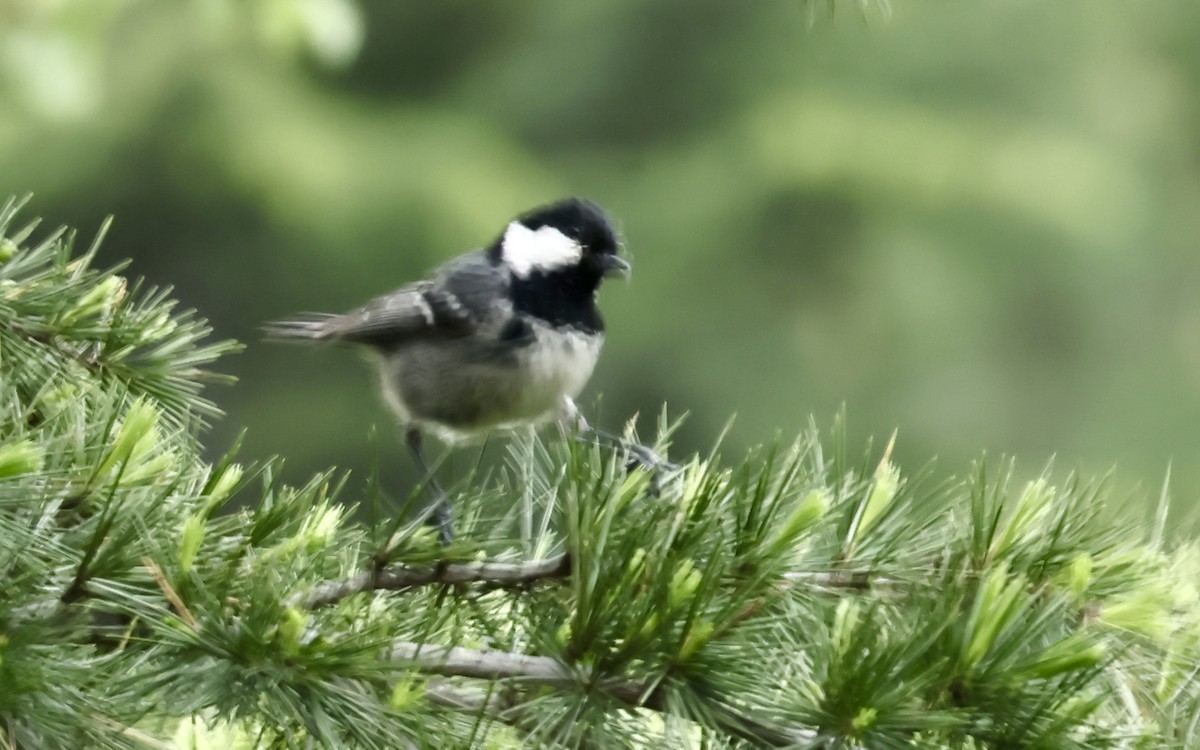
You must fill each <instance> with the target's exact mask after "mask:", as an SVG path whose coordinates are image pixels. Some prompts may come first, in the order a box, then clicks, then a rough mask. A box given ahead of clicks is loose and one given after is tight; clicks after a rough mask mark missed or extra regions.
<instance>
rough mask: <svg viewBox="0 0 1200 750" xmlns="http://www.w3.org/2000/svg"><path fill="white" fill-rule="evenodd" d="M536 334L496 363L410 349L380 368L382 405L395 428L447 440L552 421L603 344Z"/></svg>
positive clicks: (451, 350)
mask: <svg viewBox="0 0 1200 750" xmlns="http://www.w3.org/2000/svg"><path fill="white" fill-rule="evenodd" d="M538 334H539V335H538V339H537V343H534V344H531V345H528V346H524V347H521V348H519V349H516V350H514V351H513V352H510V353H507V354H506V355H505V356H503V357H479V356H473V355H476V354H478V352H477V351H475V349H474V347H473V346H472V345H471V343H470V342H468V341H461V340H460V341H450V342H436V343H427V344H419V345H415V346H412V347H409V348H408V349H406V350H404V351H402V352H398V353H396V354H395V355H392V356H390V357H387V358H386V359H384V360H383V362H382V363H381V368H380V374H381V376H382V381H383V390H384V397H385V399H386V400H387V402H388V405H389V406H390V407H391V408H392V410H393V411H394V412H395V413H396V415H397V416H398V417H399V418H400V421H401V422H403V423H411V424H416V425H418V426H423V427H426V428H430V429H432V430H434V431H436V432H438V433H439V434H440V435H441V436H442V437H444V438H446V439H450V440H455V439H461V438H462V437H464V436H467V435H470V434H471V433H475V432H479V431H481V430H487V429H497V428H499V429H503V428H510V427H515V426H518V425H521V424H528V423H534V422H538V421H542V420H545V419H549V418H552V417H556V416H558V415H559V414H560V413H561V412H562V411H563V410H564V409H565V408H570V402H571V400H572V399H574V398H575V397H576V396H577V395H578V394H579V392H580V391H582V390H583V388H584V386H585V385H587V382H588V379H589V378H591V375H592V370H593V369H594V368H595V366H596V359H597V358H598V357H599V354H600V347H601V345H602V343H603V338H602V337H600V336H585V335H583V334H580V333H578V332H575V331H570V332H566V333H562V332H556V331H550V330H542V331H539V332H538Z"/></svg>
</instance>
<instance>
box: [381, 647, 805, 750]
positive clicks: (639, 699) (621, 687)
mask: <svg viewBox="0 0 1200 750" xmlns="http://www.w3.org/2000/svg"><path fill="white" fill-rule="evenodd" d="M389 657H390V658H391V659H392V660H393V661H397V662H402V663H404V664H406V665H407V666H410V667H413V668H414V669H416V670H418V671H420V672H423V673H425V674H437V675H441V676H443V677H470V678H474V679H481V680H505V679H512V680H516V681H518V682H520V683H521V684H524V685H539V686H543V687H552V688H557V689H560V690H561V689H571V688H574V687H588V688H590V687H598V688H599V689H601V690H602V691H603V692H604V694H605V695H607V696H609V697H611V698H613V699H614V700H616V701H617V702H618V703H621V704H624V705H625V706H627V707H629V708H648V709H651V710H653V711H659V712H662V711H666V710H667V704H668V701H667V695H666V689H665V688H664V687H663V684H662V683H661V682H660V681H655V682H654V683H650V684H643V683H639V682H635V681H631V680H621V679H603V678H602V677H601V676H600V675H591V674H588V673H587V672H586V671H584V670H580V669H575V668H572V667H570V666H568V665H566V664H563V663H562V662H560V661H558V660H557V659H553V658H551V657H549V656H530V655H528V654H514V653H510V652H507V651H494V650H490V649H489V650H477V649H470V648H463V647H461V646H453V647H449V648H447V647H444V646H436V645H431V644H426V643H412V642H409V641H395V642H393V643H392V645H391V649H390V653H389ZM455 699H458V700H463V701H464V702H465V706H466V707H470V708H473V709H476V710H477V709H479V708H481V707H489V708H490V707H491V704H489V703H487V702H485V700H484V698H483V693H482V692H479V693H464V692H460V693H456V694H453V695H451V694H445V695H441V696H439V700H447V701H449V700H455ZM716 718H717V719H718V721H719V722H720V723H721V724H722V727H721V728H722V729H723V730H725V731H727V732H729V733H730V734H731V735H733V736H735V737H737V738H739V739H744V740H747V741H750V742H755V743H758V744H766V745H770V746H775V747H787V746H792V745H803V744H806V743H810V742H812V741H813V740H814V739H815V737H816V735H815V733H814V732H811V731H809V730H803V729H789V728H782V727H775V726H771V725H768V724H764V723H761V722H758V721H756V720H754V719H751V718H748V717H746V716H743V715H738V716H730V715H728V714H725V713H721V714H717V716H716Z"/></svg>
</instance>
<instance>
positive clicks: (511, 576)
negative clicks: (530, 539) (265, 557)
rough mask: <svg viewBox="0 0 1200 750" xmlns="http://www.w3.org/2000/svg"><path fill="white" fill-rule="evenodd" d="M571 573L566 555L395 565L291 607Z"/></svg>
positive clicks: (300, 598) (325, 588)
mask: <svg viewBox="0 0 1200 750" xmlns="http://www.w3.org/2000/svg"><path fill="white" fill-rule="evenodd" d="M570 572H571V561H570V558H569V557H567V555H565V554H563V555H557V556H555V557H548V558H546V559H545V560H538V561H536V562H525V563H495V562H492V563H488V562H485V563H446V564H442V565H434V566H416V565H395V566H392V567H388V568H384V569H383V570H379V571H363V572H362V573H358V574H356V575H353V576H350V577H349V578H344V579H342V580H339V581H328V582H326V583H322V584H320V585H318V586H317V587H316V588H314V589H313V590H312V591H309V592H308V593H307V594H303V595H297V596H294V597H292V599H291V601H290V602H289V603H290V604H292V605H293V606H300V607H304V608H306V609H316V608H318V607H324V606H327V605H329V604H333V603H335V602H338V601H341V600H342V599H345V598H346V597H348V596H352V595H353V594H360V593H363V592H367V591H399V590H402V589H410V588H415V587H417V586H428V585H430V584H435V583H440V584H457V583H486V584H489V585H491V586H493V587H498V588H505V587H513V586H522V585H525V584H528V583H533V582H535V581H541V580H546V579H552V578H566V577H567V576H568V575H569V574H570Z"/></svg>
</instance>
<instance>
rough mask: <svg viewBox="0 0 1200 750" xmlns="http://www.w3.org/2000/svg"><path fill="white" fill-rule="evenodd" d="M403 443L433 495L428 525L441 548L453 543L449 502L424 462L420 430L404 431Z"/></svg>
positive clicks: (415, 428) (413, 428) (410, 429)
mask: <svg viewBox="0 0 1200 750" xmlns="http://www.w3.org/2000/svg"><path fill="white" fill-rule="evenodd" d="M404 442H405V443H406V444H407V445H408V449H409V451H411V452H412V454H413V458H415V459H416V461H417V466H419V467H420V469H421V472H422V473H423V474H424V475H425V486H426V487H428V488H429V490H430V491H431V492H432V493H433V513H432V514H431V515H430V516H429V523H430V525H431V526H433V527H434V528H435V529H437V532H438V541H439V542H440V543H441V545H442V546H443V547H445V546H446V545H447V544H449V543H450V542H452V541H454V518H453V516H452V515H451V511H450V501H449V500H448V499H447V498H446V492H445V491H444V490H443V489H442V486H441V485H440V484H438V480H437V477H436V476H434V474H433V470H432V469H431V468H430V466H429V464H428V463H427V462H426V461H425V454H424V453H422V452H421V430H420V429H419V428H417V427H409V428H408V429H406V430H405V431H404Z"/></svg>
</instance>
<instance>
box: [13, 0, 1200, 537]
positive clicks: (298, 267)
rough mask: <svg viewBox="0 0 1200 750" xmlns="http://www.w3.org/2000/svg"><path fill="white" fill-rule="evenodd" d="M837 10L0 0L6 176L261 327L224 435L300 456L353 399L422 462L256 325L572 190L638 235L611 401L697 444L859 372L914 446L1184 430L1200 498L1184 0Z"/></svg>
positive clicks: (1086, 466) (1001, 446)
mask: <svg viewBox="0 0 1200 750" xmlns="http://www.w3.org/2000/svg"><path fill="white" fill-rule="evenodd" d="M835 7H836V9H837V12H836V13H835V14H831V13H830V10H829V8H828V6H827V5H826V4H825V3H824V2H822V3H821V4H819V5H817V6H811V5H809V4H808V3H806V2H804V0H756V1H755V2H739V1H738V0H608V1H607V2H590V3H579V2H561V1H555V0H523V1H522V2H507V3H483V2H464V1H463V0H442V1H441V2H436V3H427V2H403V1H401V0H254V1H251V0H176V1H174V2H161V1H159V2H154V1H153V0H0V193H3V194H14V193H15V194H21V193H25V192H27V191H33V192H34V193H35V198H34V201H33V203H32V205H31V207H30V209H28V210H27V213H28V214H29V215H34V214H37V215H41V216H44V217H45V218H46V219H47V221H48V222H49V223H51V224H59V223H63V224H69V225H71V226H75V227H79V228H80V231H81V235H82V237H83V238H84V239H90V235H91V233H92V232H93V231H94V230H95V228H96V227H98V226H99V224H100V222H101V221H102V219H103V218H104V217H105V216H106V215H108V214H115V215H116V224H115V226H114V227H113V230H112V232H111V233H110V235H109V238H108V240H107V243H106V245H105V248H104V250H103V253H102V258H104V259H105V260H108V261H112V262H115V261H117V260H119V259H121V258H125V257H132V258H133V259H134V265H133V273H134V274H141V275H144V276H146V277H147V278H148V279H149V280H150V281H151V282H154V283H159V284H167V283H169V284H174V285H175V286H176V288H177V293H178V297H179V298H180V299H181V300H182V301H183V303H184V304H185V305H187V306H189V307H196V308H198V309H199V310H200V311H201V312H202V313H203V314H204V315H205V316H207V317H209V318H210V319H211V320H212V322H213V325H214V326H215V328H216V330H217V333H218V335H220V336H222V337H236V338H239V339H241V340H243V341H246V342H247V343H248V344H249V348H248V349H247V351H246V352H245V353H244V354H242V355H240V356H238V357H235V358H232V359H230V360H229V361H228V362H227V363H226V369H227V370H228V371H230V372H232V373H234V374H236V375H238V376H239V377H240V383H239V384H238V385H237V386H236V387H234V388H221V389H217V390H214V391H213V392H211V395H212V396H213V397H214V398H215V399H216V400H217V401H218V402H219V403H220V404H221V405H222V406H223V407H224V408H225V409H226V411H227V412H228V415H229V416H228V417H227V418H226V420H225V421H224V422H222V423H220V424H219V425H217V426H216V427H215V428H214V430H213V432H212V435H211V439H210V442H211V444H212V445H213V446H214V450H218V449H220V448H221V447H223V446H226V445H228V444H229V443H230V442H231V441H232V440H233V438H234V436H235V435H236V434H237V432H238V431H239V430H240V429H241V428H242V427H247V428H249V430H250V431H249V434H248V437H247V439H246V445H245V452H244V455H246V456H248V457H264V456H267V455H270V454H275V453H279V454H283V455H286V456H288V457H289V470H288V471H289V474H291V475H292V476H293V477H295V478H298V477H301V476H303V475H305V474H307V473H308V472H310V471H312V470H315V469H317V468H321V467H325V466H328V465H331V464H337V465H340V466H343V467H348V468H352V469H356V470H362V469H364V468H366V467H367V466H369V465H370V464H371V461H372V451H373V450H374V449H373V448H372V447H371V440H370V438H369V435H368V433H369V427H370V425H372V424H375V425H378V426H379V432H380V434H381V436H382V437H381V438H380V441H381V444H380V445H379V446H378V451H379V452H380V454H381V455H382V456H383V458H382V461H383V463H384V470H385V474H387V475H389V476H390V475H394V477H396V478H400V479H402V478H407V477H410V476H411V473H410V472H409V466H408V461H407V457H406V456H404V455H403V454H402V453H400V451H399V449H398V448H397V447H396V440H395V436H394V434H393V433H394V430H393V429H392V427H391V424H390V421H389V418H388V417H387V415H386V414H385V413H384V412H383V410H382V409H381V407H380V406H379V404H378V402H377V400H376V398H375V395H374V389H373V383H372V378H371V375H370V373H369V371H368V370H367V368H365V367H363V366H362V364H361V363H360V362H359V361H357V358H356V357H354V356H353V355H350V354H347V353H345V352H337V351H307V350H302V349H298V348H292V347H279V346H273V345H266V344H263V343H262V342H261V341H260V340H259V337H258V334H257V333H256V326H258V325H259V324H260V323H261V322H262V321H264V320H268V319H273V318H277V317H279V316H281V315H286V314H289V313H292V312H294V311H298V310H331V311H338V310H342V309H345V308H349V307H352V306H354V305H356V304H358V303H359V302H361V301H363V300H365V299H366V298H367V297H369V296H372V295H375V294H378V293H381V292H385V291H387V290H389V289H391V288H393V287H395V286H397V285H399V284H400V283H402V282H406V281H408V280H411V279H413V278H415V277H417V276H419V275H420V274H423V273H424V272H426V271H427V270H428V269H430V268H432V267H433V266H435V265H436V264H437V263H439V262H441V261H442V260H445V259H446V258H448V257H450V256H452V255H454V254H457V253H459V252H461V251H463V250H466V249H468V248H471V247H474V246H478V245H481V244H483V243H486V242H488V241H490V240H491V239H492V238H493V237H494V236H495V235H496V234H497V233H498V232H499V231H500V229H501V228H502V227H503V225H504V223H505V222H506V221H507V220H508V218H509V217H510V216H511V215H512V214H514V213H516V212H518V211H521V210H523V209H525V208H528V207H530V206H532V205H535V204H537V203H539V202H543V201H547V200H551V199H554V198H556V197H559V196H562V195H566V194H581V195H586V196H589V197H591V198H593V199H595V200H596V201H598V202H600V203H601V204H602V205H604V206H606V207H607V208H608V209H609V211H610V212H611V213H612V214H613V215H614V216H615V217H617V218H618V219H619V222H620V226H621V230H622V232H623V234H624V237H625V239H626V243H627V247H628V249H629V251H630V252H631V254H632V255H633V257H634V261H635V265H636V272H635V274H634V278H633V281H632V282H631V283H630V284H628V285H622V284H615V285H610V286H609V287H607V288H606V289H605V290H604V293H603V295H602V297H603V298H602V306H603V308H604V311H605V314H606V317H607V319H608V322H609V330H610V337H609V343H608V345H607V347H606V351H605V355H604V357H603V358H602V360H601V364H600V367H599V369H598V371H597V373H596V377H595V379H594V380H593V382H592V385H591V386H590V387H589V390H588V392H587V393H586V394H585V399H584V400H585V401H589V400H590V399H591V398H593V397H594V396H595V395H596V394H600V393H603V394H604V398H603V403H602V406H601V408H600V417H599V420H598V421H601V422H603V423H605V424H607V425H609V426H613V427H616V426H619V425H620V424H621V423H622V422H623V421H624V420H625V419H626V418H628V417H629V416H630V415H633V414H635V413H641V414H642V415H651V416H652V415H654V414H656V413H657V412H658V410H659V409H660V406H661V404H662V403H663V402H664V401H665V402H667V403H668V404H669V405H670V408H671V410H672V413H674V414H678V413H681V412H683V411H685V410H686V411H688V412H690V413H691V417H690V419H689V420H688V422H687V423H686V427H685V429H684V430H683V432H682V433H681V434H680V437H679V442H678V445H679V448H680V449H681V450H686V449H697V448H705V447H707V446H709V445H710V443H711V441H712V440H713V438H714V436H715V435H716V433H717V432H718V431H719V430H720V428H721V426H722V425H723V424H724V423H725V421H726V420H727V419H728V418H729V416H730V415H731V414H733V413H736V414H737V415H738V416H737V420H736V422H735V424H734V427H733V430H732V433H731V436H730V442H731V444H732V445H734V446H743V445H747V444H751V443H755V442H760V441H769V440H771V439H772V438H773V436H774V434H775V432H776V431H777V430H781V431H782V432H784V433H792V432H795V431H796V430H797V429H798V428H799V427H800V426H801V425H802V424H803V423H804V422H805V421H806V420H807V418H808V415H810V414H816V415H817V417H818V420H819V421H820V422H822V423H826V422H827V421H828V418H829V417H830V415H832V414H833V413H834V411H835V410H836V409H837V408H838V405H839V404H841V403H843V402H844V403H845V404H846V405H847V408H848V411H849V414H850V421H851V426H852V429H851V435H852V436H854V437H855V438H856V439H857V438H861V437H863V436H865V435H867V434H875V435H887V434H889V433H890V432H891V431H892V429H893V428H899V431H900V439H899V443H898V445H897V451H896V455H897V456H898V457H899V459H900V460H901V461H903V462H904V463H906V464H907V465H908V466H909V467H912V468H915V466H917V465H920V464H923V463H925V461H926V460H928V458H929V457H931V456H933V455H938V456H940V457H941V459H940V462H939V466H940V467H941V470H942V471H945V472H961V471H963V470H964V469H965V467H966V465H967V463H968V462H969V461H970V460H971V459H972V458H975V457H977V456H978V455H979V454H980V453H981V452H983V451H986V452H987V453H988V455H991V456H995V455H997V454H1001V453H1016V454H1017V455H1019V456H1020V458H1021V459H1022V461H1023V462H1024V463H1025V465H1026V466H1028V467H1031V468H1032V469H1033V470H1036V469H1037V468H1039V467H1040V466H1041V464H1042V462H1044V461H1046V460H1047V459H1048V458H1049V457H1050V456H1051V455H1052V454H1057V456H1058V465H1059V466H1060V467H1065V468H1079V469H1081V470H1083V471H1085V472H1088V473H1103V472H1104V471H1106V470H1108V469H1109V468H1110V467H1112V466H1114V465H1116V466H1117V467H1118V476H1119V482H1121V483H1122V486H1124V487H1126V488H1127V489H1132V490H1133V493H1134V494H1133V495H1129V496H1133V497H1137V496H1138V494H1137V493H1139V492H1140V493H1141V494H1142V496H1145V497H1153V496H1154V495H1156V494H1157V488H1158V485H1159V484H1160V483H1161V481H1162V478H1163V476H1164V475H1165V473H1166V469H1167V465H1168V462H1172V461H1173V480H1172V487H1173V496H1174V498H1175V502H1176V507H1177V509H1178V510H1179V512H1180V517H1182V518H1188V517H1190V516H1191V515H1192V512H1191V508H1192V507H1193V506H1194V504H1195V500H1196V498H1197V496H1198V495H1200V440H1198V436H1200V294H1198V293H1197V290H1198V288H1200V248H1198V244H1200V243H1198V240H1197V238H1198V237H1200V4H1197V3H1195V2H1191V1H1189V0H1178V1H1173V2H1171V1H1167V0H1142V2H1138V3H1130V2H1128V0H1055V1H1053V2H1047V0H1004V2H1000V0H992V1H991V2H979V3H966V2H949V1H948V0H940V1H939V0H893V4H892V13H891V14H890V15H888V14H887V13H886V11H885V10H884V9H883V8H881V7H880V6H879V5H876V4H874V3H873V2H872V3H869V4H868V7H867V8H866V10H865V11H860V9H859V2H858V1H857V0H851V1H844V0H843V1H842V2H839V3H837V4H836V5H835ZM593 413H594V412H593ZM593 421H596V419H595V418H594V419H593ZM456 460H458V461H459V462H460V465H461V462H462V461H464V459H456ZM465 460H469V459H465ZM1138 487H1140V489H1136V488H1138ZM1126 496H1127V495H1125V494H1122V493H1118V495H1117V498H1118V499H1120V498H1123V497H1126Z"/></svg>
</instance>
